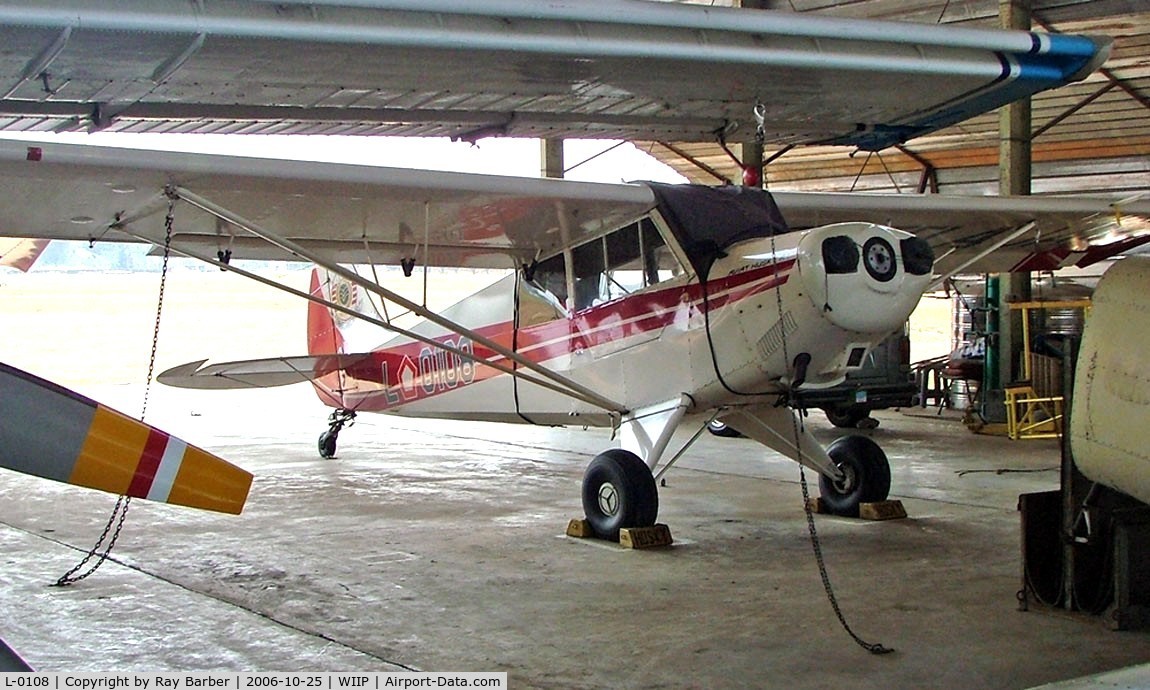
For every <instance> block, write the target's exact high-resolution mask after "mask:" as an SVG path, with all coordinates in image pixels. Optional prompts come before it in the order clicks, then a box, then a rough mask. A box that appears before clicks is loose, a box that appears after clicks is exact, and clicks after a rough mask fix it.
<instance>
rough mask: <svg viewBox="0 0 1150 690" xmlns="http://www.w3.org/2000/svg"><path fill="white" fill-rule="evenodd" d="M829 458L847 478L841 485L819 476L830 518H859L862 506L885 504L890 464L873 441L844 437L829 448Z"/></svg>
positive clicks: (823, 498) (888, 486)
mask: <svg viewBox="0 0 1150 690" xmlns="http://www.w3.org/2000/svg"><path fill="white" fill-rule="evenodd" d="M827 455H829V456H830V457H831V460H832V461H833V462H834V463H835V465H837V466H838V467H839V468H840V469H841V470H842V471H843V472H844V473H845V474H846V478H845V479H844V480H843V481H842V482H836V481H834V480H832V479H830V478H828V477H826V476H823V475H820V476H819V490H820V491H821V492H822V501H823V505H824V506H826V509H827V510H828V511H829V512H830V513H831V514H833V515H843V516H845V517H858V514H859V504H860V503H876V502H878V501H885V500H886V498H887V496H889V495H890V463H889V462H888V461H887V459H886V453H884V452H882V448H879V446H878V444H877V443H875V442H874V441H872V440H870V439H869V438H867V437H866V436H844V437H843V438H840V439H838V440H837V441H835V442H834V443H832V444H831V445H830V446H828V447H827Z"/></svg>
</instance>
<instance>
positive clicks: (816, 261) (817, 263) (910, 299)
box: [799, 223, 934, 333]
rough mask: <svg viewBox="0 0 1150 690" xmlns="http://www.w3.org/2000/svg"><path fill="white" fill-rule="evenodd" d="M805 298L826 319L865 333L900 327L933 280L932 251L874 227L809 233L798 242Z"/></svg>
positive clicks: (839, 227)
mask: <svg viewBox="0 0 1150 690" xmlns="http://www.w3.org/2000/svg"><path fill="white" fill-rule="evenodd" d="M799 265H800V271H801V273H802V276H803V282H804V284H805V286H806V291H807V294H808V295H809V296H810V298H811V300H812V301H813V302H814V303H815V305H816V306H817V307H819V308H820V310H821V312H822V314H823V316H824V317H825V318H826V319H828V320H830V321H831V322H833V323H835V324H836V325H838V326H840V327H842V328H846V329H848V330H852V331H857V332H862V333H879V332H884V331H889V330H893V329H895V328H897V327H898V326H899V325H900V324H902V322H903V321H905V320H906V318H907V317H908V316H909V315H910V312H911V311H913V309H914V307H915V305H916V304H917V303H918V299H919V297H921V296H922V291H923V290H924V289H925V288H926V286H927V284H928V283H929V281H930V277H931V271H932V269H933V267H934V252H933V251H932V250H931V248H930V245H929V244H928V243H927V242H926V241H924V240H922V239H919V238H917V237H914V236H913V235H911V234H909V233H905V232H902V231H899V230H894V229H893V228H887V227H884V226H880V225H873V224H871V223H842V224H838V225H829V226H825V227H822V228H816V229H814V230H811V231H810V233H809V234H808V235H807V237H805V238H804V240H803V241H802V242H800V246H799Z"/></svg>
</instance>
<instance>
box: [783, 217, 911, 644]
mask: <svg viewBox="0 0 1150 690" xmlns="http://www.w3.org/2000/svg"><path fill="white" fill-rule="evenodd" d="M771 256H772V259H771V261H772V263H774V264H775V266H774V267H773V268H774V270H775V271H776V273H777V271H778V264H777V262H778V252H777V251H776V249H775V233H773V232H772V233H771ZM775 304H776V307H777V309H778V312H779V323H782V321H783V289H782V282H779V281H776V285H775ZM779 334H780V336H781V338H782V343H781V344H782V350H783V362H784V365H785V366H789V364H790V361H791V357H790V354H789V353H788V352H787V329H786V328H782V329H780V332H779ZM799 414H800V412H799V411H796V410H795V409H794V408H791V430H792V432H793V434H794V439H795V460H797V461H798V463H799V484H800V485H801V486H802V488H803V510H804V511H806V514H807V530H808V531H809V532H810V536H811V549H812V550H813V551H814V552H815V562H816V563H817V564H818V566H819V577H821V578H822V581H823V591H824V592H826V594H827V601H829V602H830V604H831V608H832V609H833V610H834V612H835V616H836V617H837V618H838V619H839V624H840V625H842V627H843V630H845V631H846V633H847V634H848V635H850V636H851V639H852V640H854V641H855V643H856V644H858V646H860V647H862V648H863V649H865V650H867V651H868V652H870V653H871V654H889V653H891V652H893V651H894V650H893V649H891V648H889V647H884V646H883V645H881V644H879V643H877V642H867V641H866V640H864V639H862V638H861V637H859V636H858V635H857V634H856V633H855V631H854V630H852V629H851V626H850V624H849V623H847V619H846V616H844V615H843V612H842V609H841V608H840V607H839V601H838V597H836V596H835V590H834V588H833V587H832V586H831V578H830V575H829V574H828V573H827V564H826V561H825V560H824V558H823V546H822V542H821V541H820V540H819V533H818V530H817V529H815V514H814V510H813V509H812V508H811V496H810V489H809V488H808V487H807V473H806V470H805V469H804V468H803V447H802V429H801V428H800V421H799Z"/></svg>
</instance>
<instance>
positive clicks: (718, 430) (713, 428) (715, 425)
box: [707, 419, 743, 438]
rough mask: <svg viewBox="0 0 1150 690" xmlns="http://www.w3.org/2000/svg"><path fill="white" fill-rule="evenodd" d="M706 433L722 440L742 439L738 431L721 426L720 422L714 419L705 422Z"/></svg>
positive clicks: (724, 425)
mask: <svg viewBox="0 0 1150 690" xmlns="http://www.w3.org/2000/svg"><path fill="white" fill-rule="evenodd" d="M707 431H709V432H711V433H712V434H714V435H715V436H722V437H723V438H742V437H743V435H742V434H740V433H739V432H738V431H735V430H734V429H732V428H731V427H729V426H727V425H726V424H723V423H722V422H720V421H718V420H714V419H712V420H711V421H709V422H707Z"/></svg>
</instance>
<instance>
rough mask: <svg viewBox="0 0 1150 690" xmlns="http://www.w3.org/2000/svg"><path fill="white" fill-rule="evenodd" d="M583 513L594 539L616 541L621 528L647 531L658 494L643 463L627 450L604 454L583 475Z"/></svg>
mask: <svg viewBox="0 0 1150 690" xmlns="http://www.w3.org/2000/svg"><path fill="white" fill-rule="evenodd" d="M583 512H584V513H585V514H586V515H587V522H589V523H590V524H591V529H592V530H593V531H594V532H595V536H597V537H599V538H600V539H608V540H611V541H618V539H619V530H620V528H623V527H650V526H651V525H654V524H655V518H656V517H657V516H658V514H659V490H658V489H657V488H655V478H654V477H653V476H652V475H651V470H650V469H649V468H648V467H647V465H646V463H644V462H643V461H642V460H640V459H639V456H638V455H635V454H634V453H632V452H631V451H629V450H623V449H622V448H612V449H610V450H606V451H604V452H602V453H600V454H599V455H597V456H595V459H594V460H592V461H591V464H590V465H588V466H587V471H586V472H585V473H584V474H583Z"/></svg>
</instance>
